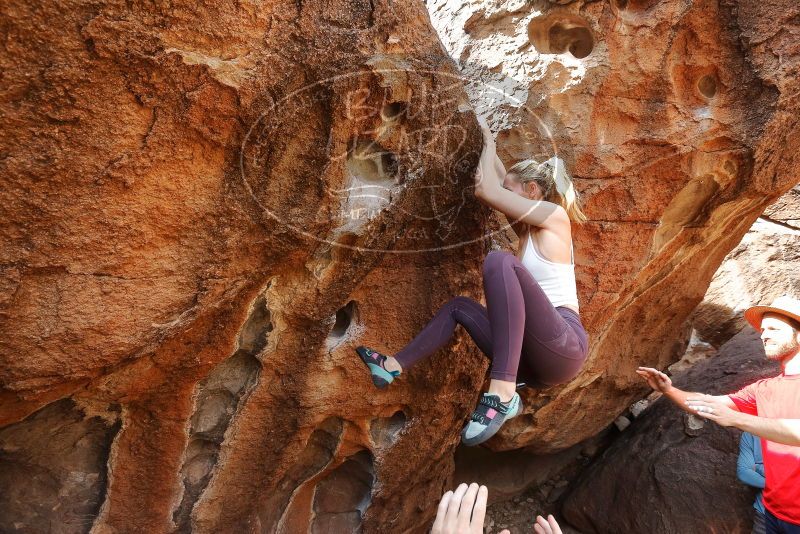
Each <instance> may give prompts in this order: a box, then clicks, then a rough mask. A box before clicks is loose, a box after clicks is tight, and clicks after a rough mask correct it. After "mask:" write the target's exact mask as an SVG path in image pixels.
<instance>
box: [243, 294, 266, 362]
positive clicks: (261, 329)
mask: <svg viewBox="0 0 800 534" xmlns="http://www.w3.org/2000/svg"><path fill="white" fill-rule="evenodd" d="M270 332H272V321H271V317H270V311H269V308H267V299H266V297H265V296H264V295H260V296H259V297H258V298H256V300H255V302H253V307H252V309H251V310H250V316H249V317H248V318H247V321H245V323H244V326H243V327H242V331H241V332H240V334H239V348H240V349H241V350H244V351H247V352H249V353H251V354H253V355H256V354H258V353H259V352H261V351H262V350H263V349H264V347H266V346H267V335H268V334H269V333H270Z"/></svg>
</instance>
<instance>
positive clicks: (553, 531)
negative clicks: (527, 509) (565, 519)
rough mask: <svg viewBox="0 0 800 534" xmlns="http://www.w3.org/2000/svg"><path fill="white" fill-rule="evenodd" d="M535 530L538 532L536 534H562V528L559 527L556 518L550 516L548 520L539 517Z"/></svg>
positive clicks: (534, 526)
mask: <svg viewBox="0 0 800 534" xmlns="http://www.w3.org/2000/svg"><path fill="white" fill-rule="evenodd" d="M533 530H535V531H536V534H561V527H559V526H558V523H556V518H555V517H553V516H552V515H548V516H547V519H545V518H544V517H542V516H537V517H536V524H534V525H533Z"/></svg>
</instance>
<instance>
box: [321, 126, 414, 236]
mask: <svg viewBox="0 0 800 534" xmlns="http://www.w3.org/2000/svg"><path fill="white" fill-rule="evenodd" d="M345 166H346V168H347V182H346V185H345V187H344V189H341V190H339V191H337V193H339V194H340V195H341V200H342V207H341V212H340V217H341V223H340V225H339V228H338V230H341V231H346V232H352V233H358V232H359V230H361V229H362V228H363V227H364V226H365V225H366V224H367V223H368V222H369V221H370V220H371V219H373V218H374V217H375V216H376V215H377V214H378V213H380V211H381V210H382V209H383V208H385V207H386V206H387V205H388V204H389V202H391V200H392V195H393V192H394V191H395V188H396V187H397V186H398V185H399V184H400V183H401V182H402V175H401V173H400V164H399V160H398V158H397V155H396V154H394V153H392V152H391V151H389V150H386V149H384V148H383V147H382V146H381V145H380V144H378V143H376V142H375V141H363V140H362V141H357V142H356V143H355V144H354V145H353V146H352V148H351V149H350V150H349V151H348V155H347V162H346V164H345Z"/></svg>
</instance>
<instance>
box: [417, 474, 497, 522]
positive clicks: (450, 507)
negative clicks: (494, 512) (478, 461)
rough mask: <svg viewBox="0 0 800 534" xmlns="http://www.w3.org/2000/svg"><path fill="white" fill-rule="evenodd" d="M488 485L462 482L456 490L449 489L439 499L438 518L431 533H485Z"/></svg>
mask: <svg viewBox="0 0 800 534" xmlns="http://www.w3.org/2000/svg"><path fill="white" fill-rule="evenodd" d="M488 497H489V490H488V489H487V488H486V486H478V484H476V483H474V482H473V483H472V484H470V485H469V486H467V485H466V484H461V485H460V486H459V487H457V488H456V491H448V492H447V493H445V494H444V495H442V500H441V501H439V509H438V511H437V513H436V520H435V521H434V522H433V527H432V528H431V534H456V533H458V534H483V520H484V519H485V517H486V501H487V499H488Z"/></svg>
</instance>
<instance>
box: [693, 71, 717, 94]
mask: <svg viewBox="0 0 800 534" xmlns="http://www.w3.org/2000/svg"><path fill="white" fill-rule="evenodd" d="M697 90H698V91H700V94H701V95H703V96H704V97H706V98H708V99H711V98H714V97H715V96H716V94H717V78H716V77H715V76H714V75H712V74H706V75H705V76H703V77H702V78H700V79H699V80H698V81H697Z"/></svg>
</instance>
